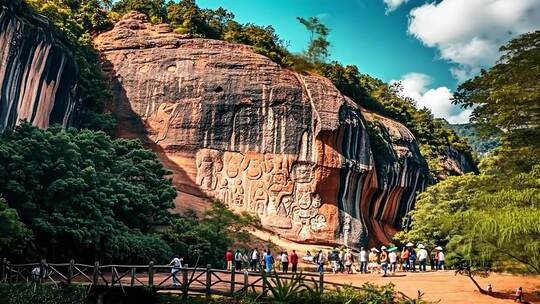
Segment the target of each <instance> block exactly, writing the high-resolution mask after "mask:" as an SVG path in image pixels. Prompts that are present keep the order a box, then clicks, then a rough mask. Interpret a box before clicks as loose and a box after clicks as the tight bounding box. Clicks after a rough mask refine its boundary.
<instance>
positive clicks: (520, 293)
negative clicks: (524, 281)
mask: <svg viewBox="0 0 540 304" xmlns="http://www.w3.org/2000/svg"><path fill="white" fill-rule="evenodd" d="M522 301H523V288H521V287H520V288H518V289H517V290H516V297H515V298H514V302H518V303H521V302H522Z"/></svg>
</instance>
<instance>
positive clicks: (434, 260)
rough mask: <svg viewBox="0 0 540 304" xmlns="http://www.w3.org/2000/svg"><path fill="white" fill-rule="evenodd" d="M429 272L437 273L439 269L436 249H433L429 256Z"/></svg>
mask: <svg viewBox="0 0 540 304" xmlns="http://www.w3.org/2000/svg"><path fill="white" fill-rule="evenodd" d="M430 262H431V271H437V268H438V267H439V252H438V251H437V248H435V249H433V250H432V251H431V254H430Z"/></svg>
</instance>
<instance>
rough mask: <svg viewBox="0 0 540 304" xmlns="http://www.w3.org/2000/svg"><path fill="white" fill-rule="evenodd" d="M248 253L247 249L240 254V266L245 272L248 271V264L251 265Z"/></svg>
mask: <svg viewBox="0 0 540 304" xmlns="http://www.w3.org/2000/svg"><path fill="white" fill-rule="evenodd" d="M249 256H250V255H249V253H248V251H247V249H245V250H244V253H243V254H242V264H243V269H245V270H248V269H249V264H251V263H250V262H251V259H250V257H249Z"/></svg>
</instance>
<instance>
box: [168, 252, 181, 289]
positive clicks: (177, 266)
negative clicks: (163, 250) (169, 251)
mask: <svg viewBox="0 0 540 304" xmlns="http://www.w3.org/2000/svg"><path fill="white" fill-rule="evenodd" d="M182 261H183V259H181V258H179V257H178V255H175V256H174V259H172V261H171V262H170V263H169V266H172V269H171V274H172V275H171V276H172V280H173V286H178V278H176V273H177V272H179V271H180V270H181V269H182Z"/></svg>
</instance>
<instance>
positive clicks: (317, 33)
mask: <svg viewBox="0 0 540 304" xmlns="http://www.w3.org/2000/svg"><path fill="white" fill-rule="evenodd" d="M296 19H298V21H299V22H300V23H302V24H303V25H304V26H305V27H306V29H307V30H308V31H309V32H310V37H309V45H308V48H307V50H306V51H305V54H306V57H307V58H308V59H309V61H310V62H312V63H316V62H324V61H325V59H326V58H327V57H328V56H329V55H330V51H329V50H328V48H329V47H330V42H329V41H328V34H329V33H330V29H328V27H326V25H324V24H323V23H322V22H321V21H320V20H319V18H317V17H309V18H307V19H305V18H302V17H296Z"/></svg>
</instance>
